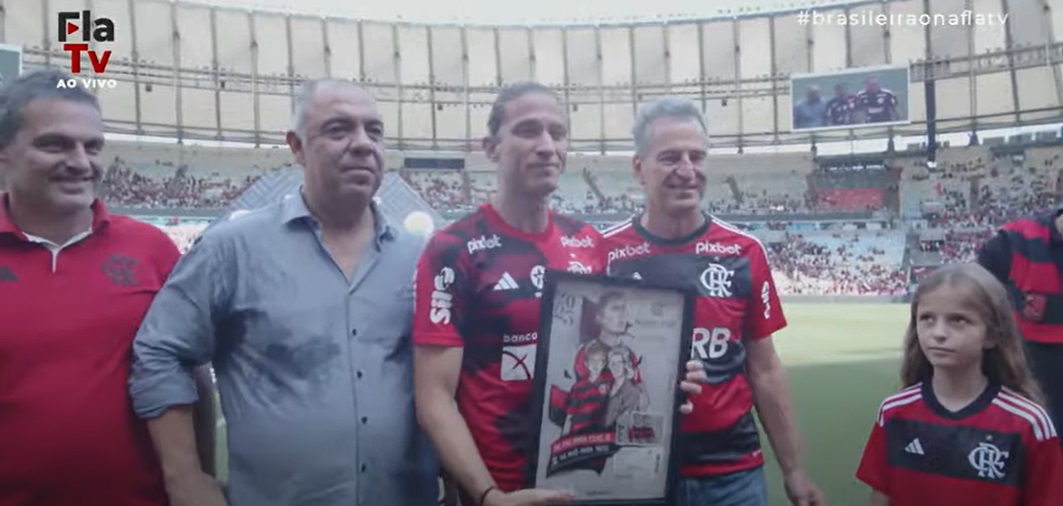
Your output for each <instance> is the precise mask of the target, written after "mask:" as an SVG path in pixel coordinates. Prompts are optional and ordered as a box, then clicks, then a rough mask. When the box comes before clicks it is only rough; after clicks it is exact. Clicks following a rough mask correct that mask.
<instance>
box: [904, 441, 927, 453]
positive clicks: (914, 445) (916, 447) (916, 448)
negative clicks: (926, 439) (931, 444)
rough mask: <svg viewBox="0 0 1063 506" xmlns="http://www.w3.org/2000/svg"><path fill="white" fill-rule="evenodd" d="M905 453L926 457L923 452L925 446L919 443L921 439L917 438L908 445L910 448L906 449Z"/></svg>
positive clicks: (906, 447)
mask: <svg viewBox="0 0 1063 506" xmlns="http://www.w3.org/2000/svg"><path fill="white" fill-rule="evenodd" d="M904 451H905V452H908V453H912V454H915V455H926V453H924V452H923V444H922V443H920V442H919V438H915V439H913V440H912V442H911V443H908V446H905V447H904Z"/></svg>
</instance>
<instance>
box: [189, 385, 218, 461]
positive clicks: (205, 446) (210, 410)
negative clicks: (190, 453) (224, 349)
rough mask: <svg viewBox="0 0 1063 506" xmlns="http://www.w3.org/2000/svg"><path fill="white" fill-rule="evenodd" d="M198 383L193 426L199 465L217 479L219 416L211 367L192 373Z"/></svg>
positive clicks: (193, 411)
mask: <svg viewBox="0 0 1063 506" xmlns="http://www.w3.org/2000/svg"><path fill="white" fill-rule="evenodd" d="M192 376H193V378H194V379H195V382H196V392H198V393H199V400H197V401H196V404H195V407H194V408H193V409H192V417H193V418H192V425H193V427H194V428H193V430H194V431H195V434H196V453H198V454H199V465H200V466H201V467H202V468H203V472H204V473H207V474H209V475H211V476H214V477H217V476H218V471H217V469H215V467H216V466H217V461H216V460H215V455H214V452H215V444H216V443H215V438H214V428H215V426H216V424H217V414H216V413H215V409H214V381H213V380H211V377H210V366H203V367H200V368H198V369H196V370H195V371H194V372H193V373H192Z"/></svg>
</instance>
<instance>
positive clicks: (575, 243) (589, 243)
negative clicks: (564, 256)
mask: <svg viewBox="0 0 1063 506" xmlns="http://www.w3.org/2000/svg"><path fill="white" fill-rule="evenodd" d="M561 245H562V246H564V247H566V248H593V247H594V240H593V239H591V238H590V237H580V238H575V237H567V236H562V237H561Z"/></svg>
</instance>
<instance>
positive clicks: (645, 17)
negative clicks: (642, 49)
mask: <svg viewBox="0 0 1063 506" xmlns="http://www.w3.org/2000/svg"><path fill="white" fill-rule="evenodd" d="M178 1H180V2H186V3H199V4H206V5H214V6H231V7H237V8H247V9H254V10H267V11H280V12H286V13H292V14H308V15H320V16H329V17H336V16H342V17H351V18H361V19H372V20H379V21H406V22H411V23H448V24H449V23H456V24H469V25H542V24H566V23H578V24H593V23H630V22H637V21H666V20H678V19H707V18H714V17H724V16H726V17H731V16H746V15H755V14H765V13H770V12H775V11H785V10H794V9H800V8H805V7H813V6H817V7H823V6H827V5H838V4H851V3H868V1H867V0H863V1H860V0H713V1H712V2H708V1H706V0H655V1H652V2H647V1H646V0H576V1H572V0H524V1H498V0H449V1H445V2H443V1H436V0H391V1H389V2H351V1H349V0H178ZM883 1H884V0H883Z"/></svg>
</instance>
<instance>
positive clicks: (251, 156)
mask: <svg viewBox="0 0 1063 506" xmlns="http://www.w3.org/2000/svg"><path fill="white" fill-rule="evenodd" d="M136 149H138V150H139V151H138V154H139V155H140V156H133V157H130V158H129V159H127V158H125V156H127V154H126V153H125V152H123V151H122V150H121V149H116V150H115V152H116V153H117V155H116V156H115V159H114V161H113V163H112V164H111V167H110V168H109V169H108V172H107V178H106V179H105V184H104V186H105V189H106V193H105V194H106V195H107V198H108V201H109V203H111V204H112V205H118V206H124V207H131V208H141V207H155V208H158V207H161V208H171V209H180V208H187V209H194V210H216V209H223V208H226V207H227V206H228V204H229V203H231V202H232V201H233V199H234V198H235V197H236V196H238V195H239V194H240V193H241V192H242V191H243V189H245V188H246V187H247V186H249V185H251V184H252V183H254V182H255V181H257V180H258V178H260V177H262V176H263V175H265V174H268V173H270V172H271V171H277V170H283V169H285V168H289V167H291V166H292V163H291V161H290V160H289V159H288V158H286V157H285V156H282V155H279V154H277V153H273V152H265V153H263V152H259V151H265V150H245V152H246V154H244V155H243V156H232V157H229V158H228V159H225V158H224V157H223V156H221V155H218V154H216V153H206V154H205V153H203V152H198V153H196V154H195V155H194V156H190V155H188V154H187V153H183V152H182V150H181V149H179V148H176V147H171V148H153V149H152V150H145V149H143V148H139V147H138V148H136ZM193 158H195V159H196V160H198V163H200V164H199V165H197V166H196V167H195V168H194V169H193V168H191V167H185V166H184V165H182V162H186V161H188V160H190V159H193ZM1061 158H1063V148H1061V147H1060V146H1047V147H1046V146H1039V147H1028V148H1022V149H1019V150H1014V149H1012V150H1010V151H1009V152H1008V153H1005V154H994V153H993V151H992V150H991V149H990V148H989V147H986V146H973V147H957V148H949V149H945V150H942V151H941V157H940V160H941V162H940V163H939V165H938V167H936V168H933V169H928V168H927V167H926V165H925V164H923V163H920V162H919V161H917V160H916V159H913V158H911V157H907V158H906V157H904V156H899V155H898V156H896V157H894V158H892V159H890V160H889V161H888V163H887V164H886V166H884V167H883V168H878V169H873V170H837V169H836V167H835V168H831V169H825V168H824V165H825V164H823V163H820V162H817V161H815V160H813V159H812V158H811V157H806V156H792V155H786V156H781V155H756V154H752V155H744V156H741V157H736V156H731V155H727V156H722V157H719V159H718V160H717V157H711V158H710V163H709V171H708V174H707V179H708V181H707V186H706V194H705V201H704V202H705V208H706V209H707V210H709V211H710V212H712V213H714V214H717V215H719V216H721V217H724V218H725V219H727V218H730V217H732V216H744V217H745V219H746V221H749V222H751V223H749V224H748V225H749V227H748V228H750V229H751V232H752V233H754V234H755V235H757V236H758V237H760V238H761V239H762V240H763V241H764V242H765V245H766V247H767V249H768V252H769V257H770V262H771V264H772V266H773V268H774V270H775V273H776V276H777V278H778V283H779V288H780V291H781V292H782V293H784V294H790V295H809V294H816V295H878V296H898V295H902V294H903V293H905V291H906V290H907V289H908V286H909V283H911V282H912V281H914V280H917V279H918V278H919V276H921V275H923V274H924V273H925V272H926V271H927V270H928V269H932V268H933V267H934V266H936V265H940V264H943V263H950V262H964V261H972V260H973V259H974V254H975V251H976V250H977V246H978V245H979V244H980V243H981V242H982V241H984V240H985V239H987V238H988V237H990V235H991V234H992V233H993V230H994V227H996V226H997V225H998V224H1000V223H1002V222H1004V221H1006V220H1009V219H1012V218H1014V217H1017V216H1021V215H1026V214H1029V213H1031V212H1034V211H1037V210H1041V209H1045V208H1047V207H1048V206H1051V205H1052V204H1053V203H1054V202H1055V201H1056V199H1057V195H1059V188H1060V186H1061V179H1060V175H1061V174H1060V173H1061V171H1060V169H1061V167H1063V161H1061ZM739 160H745V163H744V164H742V163H740V162H739ZM468 162H470V165H471V166H472V168H470V169H468V170H442V169H441V170H412V169H402V170H400V171H399V173H400V174H401V175H402V180H403V181H405V183H406V184H408V185H409V187H410V188H411V189H412V190H413V191H415V192H416V193H417V194H418V195H420V197H421V198H423V199H424V200H425V201H426V202H427V203H428V204H429V205H431V206H432V207H433V208H434V209H436V210H437V211H439V212H441V213H445V214H449V215H452V216H453V215H455V214H460V213H462V212H466V211H468V210H469V209H471V208H472V207H473V206H476V205H478V204H480V203H482V202H485V201H486V200H487V199H488V198H489V197H490V196H491V195H492V194H493V192H494V188H495V182H496V179H497V174H496V173H495V172H494V171H493V169H491V168H490V167H489V166H488V165H487V164H486V163H485V161H484V160H483V159H482V158H481V157H479V156H478V155H469V157H468ZM222 163H224V164H231V168H226V167H228V165H226V166H222V165H220V164H222ZM391 163H392V164H393V165H394V166H399V167H401V166H402V161H401V156H397V157H396V159H394V160H393V161H392V162H391ZM264 166H265V167H268V168H266V169H263V168H262V167H264ZM641 194H642V189H641V187H640V186H639V185H638V183H637V182H636V181H635V180H634V178H633V176H632V172H631V162H630V158H627V157H617V156H592V155H581V156H575V157H572V158H570V160H569V167H568V169H567V170H566V172H565V174H564V175H563V176H562V178H561V182H560V188H559V190H558V192H557V194H556V195H555V197H554V199H553V205H554V207H555V208H556V209H558V210H559V211H560V212H563V213H567V214H574V215H578V216H599V217H603V218H600V220H599V221H601V222H603V223H609V222H615V221H618V220H620V219H623V217H624V216H625V215H629V214H631V213H634V212H638V209H639V208H640V202H641ZM891 194H896V196H897V198H895V199H893V201H891V200H890V195H891ZM882 210H885V212H886V213H887V214H888V215H889V216H891V218H890V220H887V221H884V222H881V223H880V224H877V225H875V226H873V227H870V226H867V224H866V223H863V224H862V222H861V219H854V218H852V217H851V216H852V213H866V212H868V211H876V212H881V211H882ZM860 216H864V217H865V218H866V217H867V216H869V215H866V214H860ZM876 223H878V222H876ZM891 224H892V225H891ZM160 226H162V227H163V228H164V230H166V231H167V232H168V233H169V234H170V235H171V237H173V238H174V240H175V242H177V243H178V245H179V246H180V247H181V248H182V249H185V248H187V247H188V246H189V245H191V243H192V241H193V239H194V238H195V236H196V235H197V234H198V233H199V232H200V231H201V230H202V229H203V228H204V227H205V226H204V225H203V224H202V223H198V222H197V223H183V222H182V223H176V224H163V225H160ZM908 228H911V229H912V230H914V231H917V232H918V231H921V232H918V233H914V234H909V233H908V232H907V230H908Z"/></svg>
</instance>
